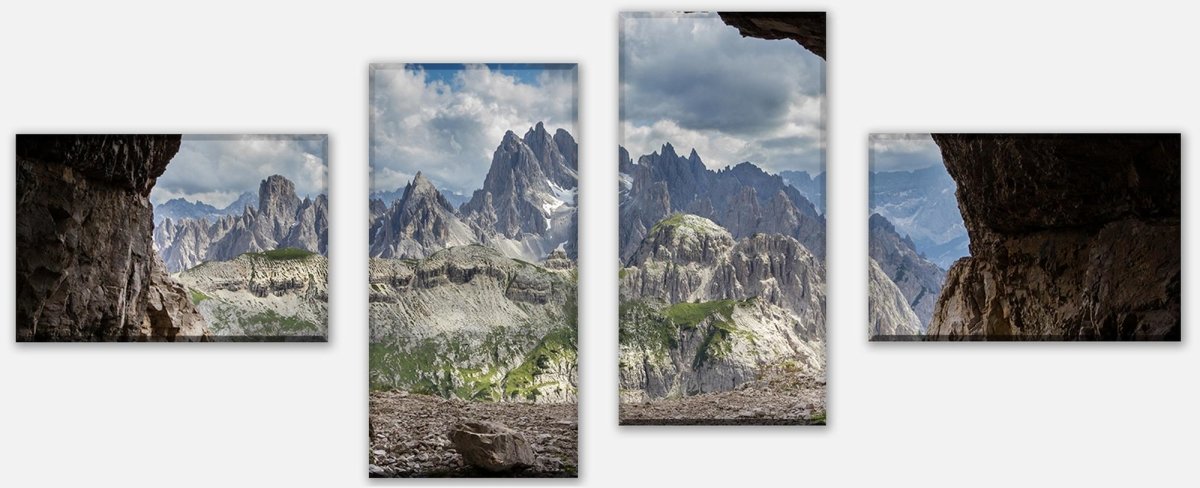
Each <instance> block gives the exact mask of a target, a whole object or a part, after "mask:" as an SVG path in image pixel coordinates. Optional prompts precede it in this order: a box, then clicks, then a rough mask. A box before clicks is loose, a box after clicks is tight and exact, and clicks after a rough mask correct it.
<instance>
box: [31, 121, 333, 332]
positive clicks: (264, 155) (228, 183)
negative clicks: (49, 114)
mask: <svg viewBox="0 0 1200 488" xmlns="http://www.w3.org/2000/svg"><path fill="white" fill-rule="evenodd" d="M326 143H327V138H326V136H324V135H182V136H181V135H130V134H110V135H100V134H89V135H18V136H17V139H16V153H17V157H16V161H17V238H16V242H17V260H16V263H17V264H16V267H17V281H16V284H17V287H16V288H17V289H16V293H17V300H16V305H17V340H18V341H35V342H89V341H203V342H216V341H324V340H325V337H326V330H327V322H328V319H327V317H328V305H327V302H328V298H327V294H326V288H327V268H328V265H327V262H326V257H325V256H326V252H327V250H328V249H327V248H328V228H329V205H328V200H327V198H326V167H327V164H326V160H327V148H326V146H327V144H326Z"/></svg>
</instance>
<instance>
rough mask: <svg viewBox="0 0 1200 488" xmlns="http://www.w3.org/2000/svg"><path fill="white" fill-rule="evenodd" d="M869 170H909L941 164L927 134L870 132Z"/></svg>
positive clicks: (935, 145) (935, 144)
mask: <svg viewBox="0 0 1200 488" xmlns="http://www.w3.org/2000/svg"><path fill="white" fill-rule="evenodd" d="M869 147H870V160H871V171H909V170H914V169H921V168H928V167H930V166H934V165H938V164H942V151H941V149H940V148H939V147H938V145H937V143H935V142H933V138H932V137H930V136H929V134H871V138H870V142H869Z"/></svg>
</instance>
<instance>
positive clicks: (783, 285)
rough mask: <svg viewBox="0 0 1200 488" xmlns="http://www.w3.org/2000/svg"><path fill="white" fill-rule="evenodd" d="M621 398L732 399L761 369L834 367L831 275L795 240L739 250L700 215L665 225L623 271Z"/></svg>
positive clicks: (755, 241)
mask: <svg viewBox="0 0 1200 488" xmlns="http://www.w3.org/2000/svg"><path fill="white" fill-rule="evenodd" d="M620 281H621V299H622V304H621V395H622V399H623V401H642V400H647V399H653V398H662V397H668V396H685V395H694V394H702V393H710V392H717V391H726V390H730V389H732V388H735V387H737V386H738V385H740V384H743V383H745V382H747V381H750V380H752V379H754V378H755V377H756V374H757V372H758V371H759V370H761V369H762V368H764V367H769V366H772V365H779V364H784V363H786V364H788V365H789V367H791V368H794V369H795V370H797V371H803V372H806V373H808V374H813V375H819V374H820V373H821V372H822V371H823V368H824V354H823V351H824V346H823V337H824V323H825V320H824V319H825V302H824V298H825V288H824V266H823V265H822V264H821V262H820V261H819V260H818V259H817V258H816V257H814V256H813V255H812V254H811V253H809V252H808V250H807V249H805V248H804V246H803V245H801V244H800V243H799V242H798V241H796V240H795V239H793V238H790V237H787V236H784V235H778V234H756V235H753V236H751V237H747V238H745V239H741V240H738V241H735V240H734V239H733V236H732V235H731V234H730V233H729V232H728V231H727V230H726V229H724V228H722V227H721V226H719V225H717V224H716V223H714V222H712V221H711V220H708V219H704V218H701V217H697V216H694V215H684V214H676V215H673V216H671V217H669V218H667V219H664V220H663V221H661V222H659V223H658V224H656V225H655V226H654V227H653V228H652V229H651V230H650V234H649V236H648V237H647V238H646V239H645V240H644V241H643V243H642V245H641V246H640V247H639V249H638V250H637V251H636V252H635V253H634V254H633V256H632V258H631V260H630V263H629V266H628V267H625V268H623V269H622V270H621V280H620Z"/></svg>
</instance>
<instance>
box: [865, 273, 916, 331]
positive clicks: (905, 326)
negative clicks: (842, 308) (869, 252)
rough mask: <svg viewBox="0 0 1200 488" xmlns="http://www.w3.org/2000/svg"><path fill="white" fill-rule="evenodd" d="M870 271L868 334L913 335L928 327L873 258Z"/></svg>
mask: <svg viewBox="0 0 1200 488" xmlns="http://www.w3.org/2000/svg"><path fill="white" fill-rule="evenodd" d="M869 273H870V275H869V281H868V293H869V294H870V296H869V297H868V298H867V307H868V308H867V321H868V322H867V334H868V336H869V337H871V338H872V339H875V338H914V337H917V336H919V335H920V334H922V333H923V332H924V329H925V326H924V325H923V324H922V323H921V319H920V318H918V317H917V314H916V313H914V312H913V309H912V307H910V306H909V303H908V298H907V297H905V296H904V294H903V293H901V292H900V288H898V287H897V286H896V283H895V282H893V281H892V279H891V278H889V277H888V275H887V273H885V272H884V271H883V268H881V267H880V266H879V263H878V262H876V261H875V259H874V258H870V271H869Z"/></svg>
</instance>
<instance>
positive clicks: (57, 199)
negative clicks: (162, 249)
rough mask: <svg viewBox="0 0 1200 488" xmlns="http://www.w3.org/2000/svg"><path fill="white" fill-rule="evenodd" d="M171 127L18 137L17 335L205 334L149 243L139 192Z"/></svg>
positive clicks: (146, 187) (162, 164)
mask: <svg viewBox="0 0 1200 488" xmlns="http://www.w3.org/2000/svg"><path fill="white" fill-rule="evenodd" d="M179 143H180V138H179V136H135V135H81V136H74V135H54V136H50V135H45V136H43V135H36V136H34V135H19V136H17V231H16V242H17V256H16V272H17V281H16V288H17V290H16V293H17V300H16V308H17V340H18V341H183V340H205V339H206V338H207V337H208V332H207V330H206V329H205V326H204V322H203V320H202V319H201V317H200V315H199V314H198V313H197V312H196V310H195V308H193V307H192V304H191V303H190V302H189V301H188V298H187V294H186V292H185V290H184V289H183V287H181V286H180V285H178V284H177V283H175V282H174V281H173V280H172V279H171V278H170V277H169V276H167V273H166V271H165V269H164V267H163V264H162V261H161V260H160V259H159V258H158V256H157V255H156V254H155V252H154V248H153V243H152V241H151V233H152V232H153V228H154V224H153V218H154V216H153V213H152V211H151V205H150V201H149V199H148V196H149V194H150V189H151V188H152V187H153V186H154V182H155V179H156V178H158V176H160V175H161V174H162V173H163V171H164V170H165V169H166V167H167V163H169V162H170V160H171V158H172V157H173V156H174V155H175V153H176V152H177V151H178V150H179Z"/></svg>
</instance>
